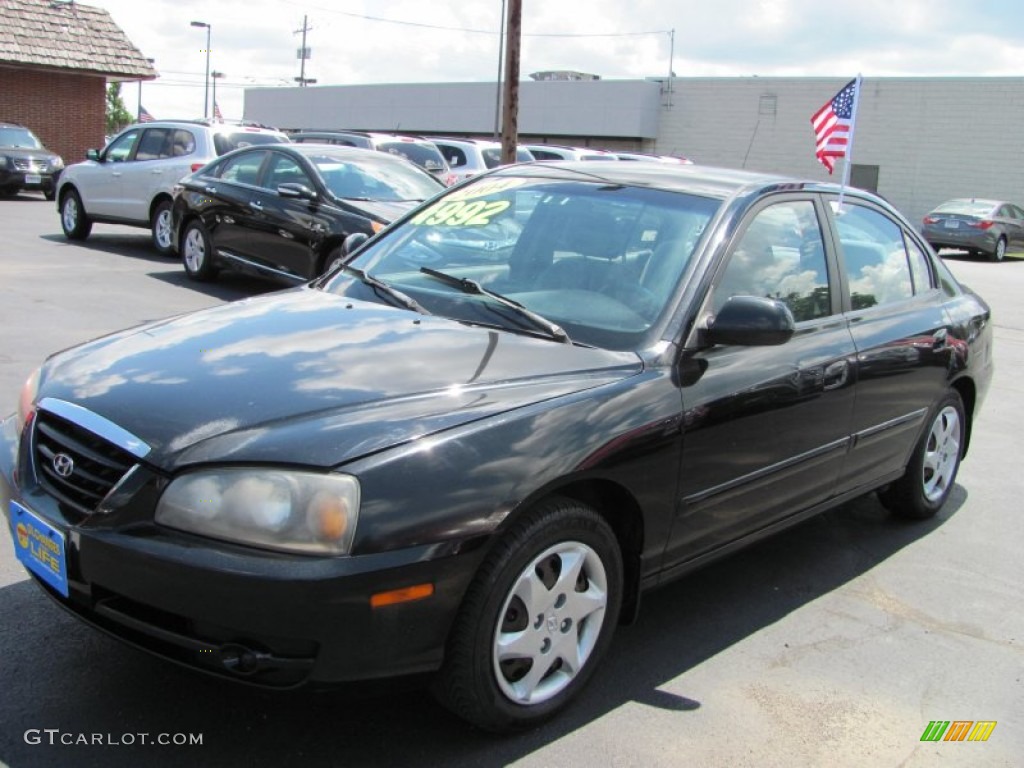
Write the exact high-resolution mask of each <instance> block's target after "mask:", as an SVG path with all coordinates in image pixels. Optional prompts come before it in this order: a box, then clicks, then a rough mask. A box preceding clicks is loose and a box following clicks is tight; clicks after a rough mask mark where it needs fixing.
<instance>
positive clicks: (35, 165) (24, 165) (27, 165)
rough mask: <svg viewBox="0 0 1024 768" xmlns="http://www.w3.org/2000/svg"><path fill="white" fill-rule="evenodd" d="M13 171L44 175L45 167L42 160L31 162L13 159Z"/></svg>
mask: <svg viewBox="0 0 1024 768" xmlns="http://www.w3.org/2000/svg"><path fill="white" fill-rule="evenodd" d="M14 170H16V171H31V172H33V173H46V171H47V165H46V163H44V162H43V161H42V160H32V159H30V158H19V157H16V158H14Z"/></svg>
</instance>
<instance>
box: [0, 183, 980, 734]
mask: <svg viewBox="0 0 1024 768" xmlns="http://www.w3.org/2000/svg"><path fill="white" fill-rule="evenodd" d="M594 165H595V164H593V163H564V164H563V163H543V164H540V163H538V164H535V165H526V166H515V167H509V168H502V169H497V170H496V171H493V172H491V173H490V174H488V175H485V176H480V177H476V178H474V179H471V180H470V181H469V182H467V183H466V184H464V185H462V186H459V187H455V188H452V190H451V191H450V192H448V193H447V194H445V195H443V196H441V197H440V198H438V199H437V200H435V201H433V202H432V203H430V204H428V205H426V206H424V207H422V208H419V209H417V210H416V211H414V212H413V213H411V214H409V215H407V216H405V217H403V219H401V220H400V221H398V222H396V223H394V224H393V225H392V226H391V227H389V228H388V229H387V230H386V231H385V232H383V233H381V234H380V235H378V236H377V237H375V238H373V239H372V240H370V241H369V242H368V243H366V245H364V246H363V247H362V248H361V249H360V250H359V251H357V252H356V253H355V254H354V256H353V258H352V260H351V261H350V262H348V263H346V264H345V265H343V266H341V267H340V268H339V269H338V270H337V271H336V272H333V273H331V274H330V275H328V276H327V277H324V278H320V279H318V280H316V281H314V282H312V283H310V284H308V285H306V286H303V287H299V288H295V289H293V290H290V291H284V292H281V293H276V294H271V295H267V296H261V297H257V298H254V299H251V300H247V301H244V302H240V303H237V304H229V305H226V306H221V307H218V308H215V309H211V310H207V311H205V312H200V313H197V314H192V315H186V316H183V317H179V318H176V319H173V320H169V321H165V322H162V323H155V324H152V325H148V326H144V327H141V328H138V329H134V330H128V331H125V332H123V333H120V334H117V335H114V336H109V337H106V338H103V339H100V340H98V341H94V342H92V343H90V344H86V345H84V346H81V347H78V348H76V349H72V350H69V351H65V352H61V353H59V354H57V355H55V356H53V357H52V358H50V359H49V360H48V361H47V362H46V363H45V364H44V365H43V366H42V368H41V369H39V370H38V371H36V372H35V373H34V374H33V375H32V376H31V378H30V379H29V381H28V383H27V384H26V386H25V389H24V391H23V393H22V395H21V399H20V403H21V407H20V409H19V412H18V414H17V415H15V416H12V417H10V418H8V419H7V420H6V421H5V422H3V423H2V424H0V436H2V438H0V496H2V497H3V508H4V511H5V513H6V514H8V515H9V516H10V521H11V526H12V528H14V530H15V536H14V539H15V542H16V547H17V552H18V557H19V558H20V559H21V561H22V562H23V563H25V565H26V566H27V567H28V568H29V570H30V572H31V574H32V575H33V577H34V578H35V581H36V582H37V583H38V584H39V585H40V586H42V588H43V591H44V592H45V593H46V594H47V595H48V596H49V597H51V598H52V599H54V600H56V601H57V602H58V603H59V604H60V605H62V606H64V607H65V608H67V609H68V610H69V611H71V612H73V613H74V614H76V615H77V616H79V617H80V618H82V619H83V620H85V621H87V622H90V623H92V624H94V625H96V626H99V627H101V628H103V629H105V630H107V631H108V632H110V633H112V634H114V635H116V636H118V637H121V638H124V639H126V640H128V641H129V642H131V643H134V644H136V645H138V646H141V647H143V648H147V649H149V650H150V651H152V652H153V653H156V654H159V655H162V656H164V657H167V658H169V659H173V660H175V661H178V662H180V663H182V664H185V665H188V666H190V667H193V668H196V669H200V670H204V671H207V672H210V673H213V674H217V675H220V676H223V677H226V678H235V679H238V680H243V681H246V682H249V683H253V684H258V685H263V686H267V687H291V686H298V685H303V684H326V683H342V682H346V681H356V680H367V679H373V678H382V677H389V676H393V675H400V674H408V673H434V677H433V679H434V683H433V685H434V690H435V692H436V694H437V696H438V697H439V698H440V700H441V701H442V702H443V703H444V704H446V705H447V706H449V707H450V708H451V709H453V710H454V711H455V712H457V713H459V714H460V715H462V716H463V717H465V718H467V719H468V720H470V721H472V722H474V723H477V724H478V725H480V726H482V727H485V728H489V729H495V730H505V729H511V728H516V727H524V726H528V725H531V724H534V723H536V722H538V721H540V720H542V719H544V718H546V717H549V716H551V715H552V714H553V713H555V712H556V711H557V710H559V709H561V708H562V707H563V706H564V705H566V704H567V703H568V702H569V701H570V700H571V699H572V698H573V697H574V696H575V695H577V694H578V693H579V691H580V689H581V688H582V686H583V685H584V684H585V683H586V681H587V679H588V678H589V677H590V676H591V675H592V673H593V672H594V669H595V667H596V666H597V664H598V661H599V660H600V658H601V656H602V654H603V653H604V652H605V651H606V650H607V648H608V645H609V642H610V640H611V637H612V632H613V631H614V629H615V626H616V625H617V624H619V623H620V622H626V621H630V620H631V619H633V617H634V616H635V614H636V611H637V607H638V605H639V602H638V601H639V596H640V593H641V592H642V591H643V590H645V589H648V588H651V587H655V586H657V585H659V584H663V583H665V582H666V581H668V580H670V579H672V578H675V577H678V576H681V575H683V574H684V573H686V572H688V571H690V570H691V569H693V568H695V567H697V566H699V565H702V564H704V563H706V562H708V561H709V560H711V559H713V558H716V557H719V556H721V555H725V554H727V553H729V552H731V551H733V550H735V549H736V548H737V547H739V546H742V545H744V544H747V543H750V542H752V541H755V540H757V539H759V538H762V537H764V536H767V535H769V534H771V533H774V532H775V531H778V530H780V529H782V528H785V527H786V526H789V525H792V524H794V523H796V522H798V521H800V520H803V519H805V518H807V517H808V516H810V515H813V514H816V513H818V512H820V511H822V510H824V509H826V508H828V507H832V506H835V505H837V504H841V503H843V502H844V501H846V500H848V499H852V498H854V497H856V496H859V495H861V494H865V493H869V492H871V491H878V492H879V497H880V499H881V500H882V503H883V504H885V505H886V506H887V507H888V508H890V509H891V510H892V511H893V512H894V513H895V514H897V515H900V516H903V517H907V518H927V517H930V516H932V515H934V514H935V513H936V512H937V511H938V510H939V509H940V508H941V507H942V505H943V503H944V502H945V501H946V499H947V497H948V495H949V493H950V491H951V489H952V487H953V483H954V481H955V479H956V474H957V468H958V467H959V464H960V461H961V459H962V458H963V456H964V455H965V453H966V450H967V446H968V443H969V441H970V436H971V427H972V424H973V423H974V420H975V415H976V413H977V411H978V408H979V406H980V404H981V402H982V400H983V397H984V395H985V393H986V390H987V388H988V386H989V381H990V377H991V373H992V328H991V323H990V316H989V309H988V307H987V306H986V304H985V303H984V302H983V301H982V300H981V299H980V298H978V297H977V296H976V295H975V294H973V293H972V292H971V291H969V290H968V289H966V288H964V287H963V286H961V285H959V284H958V283H957V281H956V280H955V279H954V278H953V277H952V275H951V274H950V273H949V271H947V269H946V267H945V266H944V265H943V263H942V262H941V261H939V260H938V259H936V258H935V257H934V256H933V255H932V253H931V251H930V249H929V248H928V247H927V245H926V244H925V243H924V241H923V240H922V239H921V238H920V236H919V235H918V234H917V233H916V232H915V231H914V228H913V226H911V225H910V224H909V223H908V222H907V221H906V220H905V219H904V218H902V217H901V216H900V215H899V214H898V213H897V212H896V211H895V210H893V209H892V208H891V207H890V206H888V205H887V204H885V203H884V202H883V201H881V200H880V199H878V198H877V197H874V196H872V195H870V194H868V193H865V192H860V191H855V190H847V192H846V198H845V202H844V203H843V205H842V209H841V210H837V198H838V193H839V187H837V186H835V185H829V184H819V183H813V182H801V181H799V180H794V179H783V178H779V177H773V176H763V175H755V174H751V173H744V172H738V171H724V170H716V169H712V168H706V167H702V166H686V167H684V166H671V165H657V166H656V165H655V164H636V163H606V164H603V165H602V167H601V168H600V169H595V167H594ZM837 220H838V221H842V222H843V226H838V224H837ZM454 233H461V234H462V235H463V237H459V238H455V237H453V234H454ZM488 237H493V238H496V241H495V243H496V244H495V246H494V247H492V248H488V247H486V245H485V241H486V239H487V238H488ZM474 239H475V240H479V241H480V246H479V248H478V249H477V250H478V252H474V251H473V249H472V248H470V247H467V244H468V243H471V242H473V241H474ZM510 241H511V242H510Z"/></svg>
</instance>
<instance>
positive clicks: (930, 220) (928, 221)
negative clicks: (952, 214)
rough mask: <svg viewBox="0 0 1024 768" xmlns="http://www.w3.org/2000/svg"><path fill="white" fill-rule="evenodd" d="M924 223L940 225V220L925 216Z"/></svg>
mask: <svg viewBox="0 0 1024 768" xmlns="http://www.w3.org/2000/svg"><path fill="white" fill-rule="evenodd" d="M924 223H925V224H938V223H939V220H938V219H937V218H935V217H934V216H925V217H924Z"/></svg>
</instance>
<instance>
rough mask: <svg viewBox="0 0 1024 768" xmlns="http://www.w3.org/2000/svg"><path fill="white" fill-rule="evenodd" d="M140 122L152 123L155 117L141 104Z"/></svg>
mask: <svg viewBox="0 0 1024 768" xmlns="http://www.w3.org/2000/svg"><path fill="white" fill-rule="evenodd" d="M139 122H140V123H152V122H153V116H152V115H151V114H149V112H147V111H146V108H145V107H144V106H142V105H141V104H139Z"/></svg>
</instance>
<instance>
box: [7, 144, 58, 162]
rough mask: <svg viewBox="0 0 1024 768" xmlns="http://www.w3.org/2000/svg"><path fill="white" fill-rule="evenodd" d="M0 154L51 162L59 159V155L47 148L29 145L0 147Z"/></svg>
mask: <svg viewBox="0 0 1024 768" xmlns="http://www.w3.org/2000/svg"><path fill="white" fill-rule="evenodd" d="M0 155H3V156H4V157H24V158H29V159H34V160H45V161H46V162H47V163H53V162H55V161H57V160H59V159H60V155H58V154H56V153H54V152H51V151H50V150H48V149H31V148H29V147H0Z"/></svg>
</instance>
